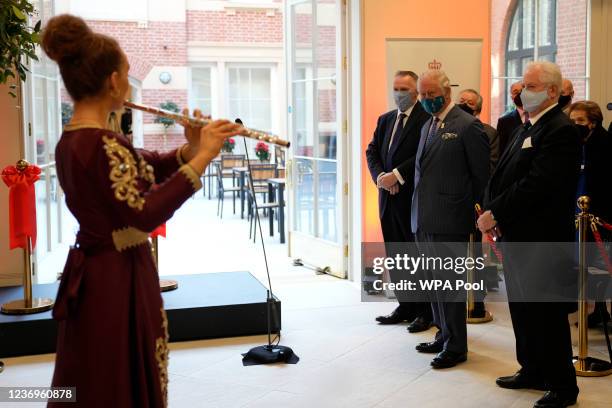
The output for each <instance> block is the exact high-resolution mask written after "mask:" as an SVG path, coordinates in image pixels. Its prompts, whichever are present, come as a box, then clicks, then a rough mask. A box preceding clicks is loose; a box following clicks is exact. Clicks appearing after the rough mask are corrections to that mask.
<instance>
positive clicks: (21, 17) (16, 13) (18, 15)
mask: <svg viewBox="0 0 612 408" xmlns="http://www.w3.org/2000/svg"><path fill="white" fill-rule="evenodd" d="M13 13H15V16H16V17H17V18H18V19H20V20H23V21H25V20H26V16H25V14H23V12H22V11H21V10H19V9H18V8H17V6H15V5H13Z"/></svg>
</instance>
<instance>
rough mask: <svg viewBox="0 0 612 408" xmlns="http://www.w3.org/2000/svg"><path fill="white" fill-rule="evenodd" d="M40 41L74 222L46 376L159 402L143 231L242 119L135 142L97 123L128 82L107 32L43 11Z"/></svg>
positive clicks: (158, 317)
mask: <svg viewBox="0 0 612 408" xmlns="http://www.w3.org/2000/svg"><path fill="white" fill-rule="evenodd" d="M42 47H43V49H44V51H45V52H46V53H47V55H48V56H49V57H50V58H51V59H53V60H55V61H56V62H57V63H58V64H59V67H60V72H61V75H62V79H63V80H64V84H65V87H66V90H67V91H68V93H69V94H70V96H71V97H72V99H73V101H74V115H73V116H72V119H71V121H70V123H69V124H68V125H67V126H66V128H65V129H64V133H63V134H62V136H61V139H60V141H59V143H58V145H57V148H56V152H55V157H56V161H57V172H58V179H59V182H60V184H61V186H62V188H63V190H64V191H65V193H66V204H67V206H68V208H69V209H70V211H71V212H72V214H74V216H75V217H76V219H77V220H78V222H79V232H78V234H77V239H76V245H75V246H74V248H73V249H71V250H70V252H69V255H68V260H67V261H66V266H65V269H64V272H63V274H62V281H61V284H60V288H59V291H58V295H57V302H56V305H55V308H54V310H53V315H54V318H55V319H56V320H58V321H59V332H58V341H57V355H56V361H55V372H54V375H53V386H54V387H76V398H77V402H76V404H75V403H70V404H67V405H69V406H71V407H88V408H93V407H105V408H106V407H164V406H166V405H167V383H168V371H167V366H168V346H167V343H168V322H167V320H166V315H165V312H164V308H163V304H162V298H161V295H160V289H159V281H158V275H157V271H156V268H155V266H154V263H153V258H152V257H151V249H150V245H149V242H148V239H147V237H148V233H149V232H150V231H152V230H153V229H154V228H155V227H157V226H158V225H160V224H162V223H164V222H165V221H167V220H168V219H169V218H170V217H171V216H172V214H173V213H174V211H175V210H176V209H177V208H179V207H180V206H181V205H182V204H183V203H184V202H185V200H187V199H188V198H189V197H191V196H192V195H193V194H194V192H195V191H197V190H198V189H199V188H201V182H200V176H201V174H202V172H203V171H204V169H205V168H206V166H207V165H208V164H209V163H210V161H211V160H212V159H213V158H214V157H215V156H216V155H217V154H218V153H219V151H220V149H221V146H222V145H223V141H224V139H225V138H227V137H229V136H233V135H236V134H238V133H240V132H241V131H242V130H243V129H242V128H241V127H239V126H238V125H235V124H232V123H230V122H228V121H222V120H220V121H215V122H212V123H210V124H209V125H207V126H205V127H203V128H201V129H198V128H191V127H187V128H186V132H185V134H186V136H187V141H188V143H187V144H185V145H184V146H183V147H182V148H180V149H177V150H175V151H173V152H170V153H156V152H148V151H144V150H137V149H134V148H133V147H132V145H131V144H130V143H129V141H128V140H127V139H126V138H125V137H124V136H123V135H121V134H118V133H114V132H112V131H109V130H106V129H105V128H106V121H107V117H108V115H109V113H110V112H111V111H113V110H117V109H119V108H121V107H122V105H123V101H124V99H125V95H126V92H127V91H128V87H129V84H128V70H129V64H128V61H127V58H126V55H125V53H124V52H123V51H122V50H121V48H120V47H119V45H118V43H117V41H115V40H114V39H113V38H110V37H107V36H105V35H101V34H98V33H94V32H93V31H92V30H91V29H90V28H89V27H88V26H87V25H86V24H85V22H84V21H83V20H82V19H80V18H77V17H74V16H70V15H61V16H57V17H54V18H52V19H51V20H49V22H48V24H47V26H46V28H45V30H44V34H43V39H42ZM154 185H155V188H152V187H153V186H154ZM49 406H52V407H55V406H63V404H57V403H50V404H49Z"/></svg>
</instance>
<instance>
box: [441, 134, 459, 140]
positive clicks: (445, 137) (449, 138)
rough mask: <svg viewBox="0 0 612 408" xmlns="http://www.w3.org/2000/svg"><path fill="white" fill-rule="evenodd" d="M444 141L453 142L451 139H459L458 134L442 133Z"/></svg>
mask: <svg viewBox="0 0 612 408" xmlns="http://www.w3.org/2000/svg"><path fill="white" fill-rule="evenodd" d="M441 137H442V140H451V139H456V138H457V134H456V133H442V136H441Z"/></svg>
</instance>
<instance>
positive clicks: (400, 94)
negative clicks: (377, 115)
mask: <svg viewBox="0 0 612 408" xmlns="http://www.w3.org/2000/svg"><path fill="white" fill-rule="evenodd" d="M393 100H394V101H395V105H397V107H398V109H399V110H401V111H402V112H405V111H406V110H407V109H409V108H410V107H411V106H412V105H414V98H413V97H412V94H411V93H410V92H409V91H393Z"/></svg>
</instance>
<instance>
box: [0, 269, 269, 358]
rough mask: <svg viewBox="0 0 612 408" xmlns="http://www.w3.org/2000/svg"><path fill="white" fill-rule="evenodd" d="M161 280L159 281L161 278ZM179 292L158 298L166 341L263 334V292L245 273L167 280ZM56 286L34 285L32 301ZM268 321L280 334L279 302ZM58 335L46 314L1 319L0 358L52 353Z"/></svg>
mask: <svg viewBox="0 0 612 408" xmlns="http://www.w3.org/2000/svg"><path fill="white" fill-rule="evenodd" d="M162 278H164V277H162ZM165 279H174V280H176V281H178V283H179V288H178V289H176V290H173V291H170V292H164V293H162V297H163V298H164V306H165V308H166V312H167V315H168V326H169V327H168V331H169V333H170V341H171V342H172V341H185V340H197V339H210V338H219V337H233V336H245V335H253V334H266V333H267V330H268V320H267V316H266V293H267V292H266V288H265V287H264V286H263V285H262V284H261V283H260V282H259V281H258V280H257V279H255V277H254V276H253V275H251V274H250V273H249V272H221V273H207V274H198V275H177V276H167V277H165ZM57 287H58V283H57V282H56V283H52V284H46V285H34V289H33V294H34V297H49V298H55V294H56V293H57ZM22 297H23V289H22V288H21V287H20V286H19V287H4V288H0V303H6V302H8V301H10V300H15V299H20V298H22ZM276 302H277V307H276V310H277V316H276V318H275V319H274V318H272V328H273V332H274V333H278V331H279V330H280V322H281V302H280V301H279V300H278V299H277V300H276ZM56 335H57V327H56V322H55V321H54V320H53V319H52V318H51V311H48V312H44V313H38V314H32V315H21V316H9V315H5V314H0V357H15V356H23V355H30V354H43V353H53V352H54V351H55V340H56Z"/></svg>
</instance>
